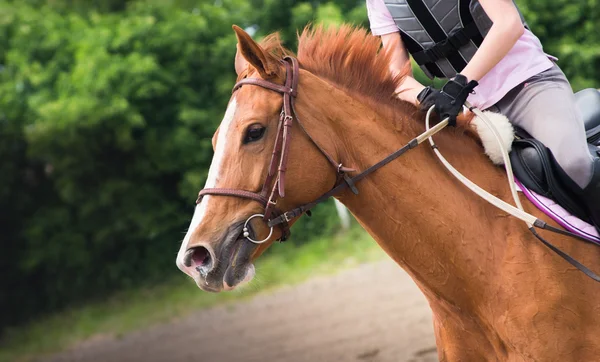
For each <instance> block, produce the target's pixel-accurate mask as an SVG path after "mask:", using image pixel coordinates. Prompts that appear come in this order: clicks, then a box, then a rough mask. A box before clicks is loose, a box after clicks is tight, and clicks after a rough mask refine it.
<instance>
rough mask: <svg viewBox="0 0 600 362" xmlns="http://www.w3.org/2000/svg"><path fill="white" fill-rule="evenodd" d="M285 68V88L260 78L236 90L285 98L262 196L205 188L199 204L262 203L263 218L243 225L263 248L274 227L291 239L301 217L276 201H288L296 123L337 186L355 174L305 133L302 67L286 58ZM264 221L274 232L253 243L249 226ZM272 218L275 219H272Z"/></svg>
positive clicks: (249, 80)
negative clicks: (224, 199) (223, 200)
mask: <svg viewBox="0 0 600 362" xmlns="http://www.w3.org/2000/svg"><path fill="white" fill-rule="evenodd" d="M283 64H284V66H285V74H286V78H285V83H284V84H283V85H280V84H276V83H273V82H270V81H267V80H264V79H260V78H246V79H242V80H241V81H239V82H237V83H236V84H235V86H234V87H233V91H232V92H235V91H236V90H238V89H239V88H241V87H242V86H243V85H255V86H259V87H262V88H266V89H269V90H272V91H275V92H277V93H281V94H282V96H283V106H282V108H281V113H280V116H279V123H278V126H277V136H276V138H275V146H274V147H273V152H272V155H271V162H270V164H269V169H268V173H267V177H266V179H265V182H264V183H263V186H262V189H261V191H260V192H258V193H257V192H253V191H247V190H239V189H231V188H206V189H203V190H201V191H200V193H199V194H198V199H197V200H196V204H199V203H200V201H201V200H202V197H203V196H204V195H220V196H236V197H241V198H245V199H250V200H254V201H257V202H258V203H260V204H261V205H262V206H263V208H264V209H265V210H264V214H257V215H252V216H251V217H250V218H249V219H248V220H246V222H245V224H244V237H246V238H247V239H248V240H250V241H251V242H253V243H256V244H261V243H264V242H265V241H267V240H268V239H269V238H270V237H271V235H272V234H273V227H274V226H276V225H279V226H280V228H281V237H280V238H279V240H280V241H284V240H286V239H287V238H288V237H289V236H290V227H289V224H288V223H289V221H290V220H292V219H293V218H294V217H296V216H300V215H301V214H302V213H304V212H309V211H308V210H304V211H303V212H302V213H300V214H298V215H296V214H290V213H289V212H287V213H283V212H281V211H280V210H279V209H278V208H277V200H278V199H279V198H283V197H285V175H286V170H287V160H288V153H289V148H290V141H291V134H292V124H293V123H294V120H296V123H297V124H298V125H299V126H300V128H302V130H303V131H304V133H305V134H306V135H307V136H308V138H309V139H310V141H311V142H312V143H313V144H314V145H315V146H316V147H317V148H318V149H319V151H321V153H322V154H323V155H324V156H325V157H326V158H327V160H328V161H329V162H330V163H331V164H332V165H333V167H334V168H335V170H336V172H337V174H338V184H339V181H340V180H341V179H345V180H347V181H348V180H350V179H349V178H348V176H347V175H346V172H350V171H354V170H353V169H350V168H346V167H344V166H342V164H341V163H339V162H336V161H335V160H334V159H333V158H332V157H331V156H329V154H327V152H325V151H324V150H323V148H321V147H320V146H319V145H318V144H317V143H316V142H315V140H314V139H313V138H312V137H311V136H310V135H309V134H308V132H306V130H305V129H304V127H303V126H302V124H301V123H300V120H299V119H298V114H297V113H296V109H295V108H294V101H295V99H296V96H297V95H298V75H299V71H300V70H299V66H298V60H297V59H296V58H293V57H285V58H284V59H283ZM258 216H260V217H262V218H263V220H264V221H265V222H267V224H268V225H269V227H270V228H271V230H270V233H269V236H268V237H267V238H265V239H264V240H258V241H257V240H253V239H251V238H250V234H249V230H248V228H247V225H248V222H249V221H250V220H251V219H252V218H255V217H258ZM271 217H273V219H271Z"/></svg>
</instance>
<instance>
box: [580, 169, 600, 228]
mask: <svg viewBox="0 0 600 362" xmlns="http://www.w3.org/2000/svg"><path fill="white" fill-rule="evenodd" d="M581 198H582V201H583V204H584V205H585V207H586V208H587V211H588V215H589V217H590V219H591V221H592V224H594V226H595V227H596V230H598V232H600V158H596V159H595V160H594V164H593V170H592V180H591V181H590V183H589V184H588V185H587V186H586V187H585V188H584V189H583V190H581Z"/></svg>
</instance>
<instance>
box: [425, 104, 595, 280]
mask: <svg viewBox="0 0 600 362" xmlns="http://www.w3.org/2000/svg"><path fill="white" fill-rule="evenodd" d="M465 105H466V106H467V107H468V108H469V109H470V110H471V111H472V112H473V113H475V115H477V116H479V117H480V118H481V119H482V121H483V123H484V124H485V125H486V126H487V127H488V128H489V129H490V130H491V131H492V132H493V134H494V137H495V138H496V141H498V143H499V145H500V150H501V152H502V158H503V160H504V168H505V171H506V176H507V178H508V184H509V187H510V190H511V194H512V196H513V199H514V201H515V204H516V205H517V207H514V206H513V205H511V204H509V203H507V202H505V201H504V200H501V199H499V198H497V197H496V196H494V195H492V194H490V193H489V192H487V191H485V190H484V189H482V188H481V187H479V186H477V185H476V184H475V183H473V182H472V181H471V180H469V179H468V178H466V177H465V176H464V175H463V174H461V173H460V172H459V171H458V170H457V169H455V168H454V166H452V165H451V164H450V163H449V162H448V161H447V160H446V158H445V157H444V156H442V154H441V152H440V150H439V148H438V146H437V145H436V144H435V142H434V141H433V134H431V135H429V136H427V139H428V140H429V144H430V145H431V148H432V149H433V152H434V153H435V154H436V156H437V157H438V159H439V160H440V161H441V162H442V164H443V165H444V166H445V167H446V169H448V171H450V173H451V174H452V175H454V177H456V178H457V179H458V180H459V181H460V182H461V183H462V184H463V185H465V186H466V187H467V188H469V189H470V190H471V191H473V192H474V193H476V194H477V195H478V196H479V197H481V198H483V199H484V200H486V201H487V202H489V203H490V204H492V205H494V206H496V207H497V208H499V209H501V210H503V211H505V212H507V213H508V214H510V215H512V216H514V217H516V218H518V219H521V220H523V221H524V222H525V224H526V225H527V228H528V229H529V231H531V233H532V234H533V235H534V236H535V237H536V238H537V239H538V240H540V241H541V242H542V243H543V244H544V245H546V246H547V247H548V248H549V249H550V250H552V251H554V252H555V253H556V254H558V255H559V256H560V257H562V258H563V259H565V260H566V261H567V262H569V263H570V264H571V265H573V266H574V267H576V268H577V269H579V270H580V271H581V272H583V273H584V274H585V275H587V276H588V277H590V278H591V279H593V280H595V281H596V282H599V283H600V276H598V275H597V274H596V273H594V272H593V271H591V270H590V269H589V268H588V267H586V266H585V265H583V264H581V263H580V262H579V261H577V260H575V259H574V258H573V257H571V256H570V255H569V254H567V253H565V252H564V251H562V250H560V249H559V248H557V247H556V246H554V245H553V244H551V243H550V242H548V241H547V240H546V239H544V238H543V237H542V236H541V235H539V234H538V233H537V232H536V230H535V228H536V227H537V228H540V229H544V230H548V231H550V232H554V233H557V234H562V235H567V236H571V237H574V238H576V239H579V240H583V241H585V242H589V243H591V242H590V241H589V240H587V239H585V238H583V237H581V236H579V235H577V234H573V233H571V232H569V231H565V230H561V229H557V228H555V227H553V226H550V225H548V224H546V222H544V221H543V220H540V219H538V218H536V217H535V216H533V215H531V214H529V213H527V212H525V210H523V206H522V205H521V202H520V199H519V197H518V195H517V190H516V184H515V181H514V176H513V172H512V165H511V163H510V158H509V157H508V152H507V151H506V148H505V147H504V144H503V143H502V139H501V137H500V134H499V133H498V130H497V129H496V127H495V126H494V124H493V123H492V122H491V121H490V120H489V118H487V116H486V115H485V114H483V112H481V111H480V110H479V109H477V108H475V107H473V106H472V105H471V104H469V103H468V102H466V103H465ZM434 108H435V106H431V107H430V108H429V110H428V111H427V115H426V117H425V129H426V132H425V133H424V134H423V135H421V136H425V135H426V134H427V133H428V131H429V129H430V128H429V118H430V116H431V112H432V111H433V109H434ZM442 123H445V124H444V127H445V126H446V125H447V124H448V119H445V120H444V121H442V122H441V123H440V124H442ZM440 124H438V125H437V126H439V125H440ZM434 128H435V127H434ZM419 143H420V142H419ZM592 244H594V245H596V246H598V244H595V243H592Z"/></svg>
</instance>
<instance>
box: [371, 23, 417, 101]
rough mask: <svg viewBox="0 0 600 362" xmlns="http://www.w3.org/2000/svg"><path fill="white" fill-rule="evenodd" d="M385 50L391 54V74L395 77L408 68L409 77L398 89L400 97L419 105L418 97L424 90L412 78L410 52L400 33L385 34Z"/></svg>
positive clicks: (383, 40) (383, 37)
mask: <svg viewBox="0 0 600 362" xmlns="http://www.w3.org/2000/svg"><path fill="white" fill-rule="evenodd" d="M381 41H382V43H383V48H384V49H385V50H386V51H389V52H391V57H392V58H391V59H390V72H391V73H392V74H393V75H394V76H395V75H396V74H398V73H401V72H403V71H405V67H408V73H407V76H406V77H405V78H404V81H403V82H402V83H401V84H400V86H399V87H398V88H397V89H396V91H397V92H398V97H399V98H400V99H404V100H406V101H409V102H411V103H414V104H417V95H418V94H419V92H420V91H421V90H423V88H425V87H424V86H423V85H422V84H421V83H419V82H418V81H417V80H415V79H414V78H413V77H412V70H411V68H410V59H409V57H408V52H407V51H406V48H405V47H404V43H403V42H402V38H401V37H400V33H399V32H394V33H390V34H385V35H382V36H381Z"/></svg>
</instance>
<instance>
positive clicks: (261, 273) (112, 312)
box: [0, 227, 385, 361]
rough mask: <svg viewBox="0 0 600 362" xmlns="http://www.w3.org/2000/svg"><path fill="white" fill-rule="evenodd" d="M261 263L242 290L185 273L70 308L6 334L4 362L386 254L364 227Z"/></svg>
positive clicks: (0, 356)
mask: <svg viewBox="0 0 600 362" xmlns="http://www.w3.org/2000/svg"><path fill="white" fill-rule="evenodd" d="M271 249H275V250H272V251H271V252H269V253H267V254H265V255H264V256H262V257H261V258H260V259H259V260H258V262H257V265H256V269H257V276H256V277H255V279H254V281H253V282H252V283H251V284H250V285H248V286H246V287H244V288H242V289H241V290H239V291H234V292H229V293H220V294H213V293H206V292H202V291H200V290H199V289H197V287H196V286H195V284H194V282H193V281H192V280H191V279H189V278H187V277H184V276H183V274H182V275H181V277H180V278H177V279H175V280H171V281H169V282H165V283H163V284H161V285H157V286H153V287H151V288H144V289H137V290H131V291H127V292H122V293H118V294H117V295H114V296H112V297H110V298H109V299H108V300H106V301H104V302H102V303H95V304H90V305H87V306H84V307H80V308H75V309H71V310H67V311H64V312H61V313H58V314H56V315H52V316H49V317H47V318H45V319H41V320H39V321H37V322H35V323H33V324H30V325H27V326H22V327H19V328H16V329H13V330H10V331H9V332H8V333H7V336H6V338H5V340H4V341H3V342H2V344H0V361H30V360H32V359H33V358H35V357H39V356H41V355H46V354H50V353H54V352H58V351H61V350H64V349H66V348H68V347H69V346H73V345H75V344H77V343H81V342H83V341H85V340H88V339H90V338H93V337H97V336H116V337H119V336H121V335H123V334H125V333H127V332H130V331H134V330H140V329H144V328H148V327H150V326H152V325H156V324H160V323H165V322H168V321H172V320H175V319H177V318H181V317H184V316H185V315H187V314H189V313H192V312H194V311H197V310H199V309H202V308H207V307H210V306H213V305H216V304H223V303H231V302H234V301H239V300H243V299H246V298H248V297H251V296H253V295H256V294H258V293H262V292H265V291H269V290H272V289H274V288H276V287H281V286H283V285H288V284H295V283H298V282H301V281H303V280H306V279H308V278H310V277H312V276H315V275H323V274H332V273H335V272H337V271H339V270H341V269H344V268H348V267H351V266H354V265H357V264H360V263H364V262H368V261H373V260H378V259H381V258H383V257H384V256H385V254H384V252H383V251H382V250H381V249H380V248H379V247H378V246H377V244H376V243H375V242H374V241H373V240H372V239H371V237H370V236H369V235H368V234H367V233H366V232H365V231H363V230H362V229H360V228H359V227H353V228H352V229H350V230H349V231H347V232H344V233H340V234H338V235H335V236H333V237H322V238H317V239H315V240H313V241H312V242H310V243H306V244H303V245H294V244H293V242H289V243H287V244H283V245H273V246H272V247H271Z"/></svg>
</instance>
